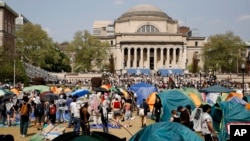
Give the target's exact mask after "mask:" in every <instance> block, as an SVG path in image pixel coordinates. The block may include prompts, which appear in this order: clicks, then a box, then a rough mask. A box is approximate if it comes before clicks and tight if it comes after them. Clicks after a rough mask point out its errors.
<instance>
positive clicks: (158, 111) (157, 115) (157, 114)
mask: <svg viewBox="0 0 250 141" xmlns="http://www.w3.org/2000/svg"><path fill="white" fill-rule="evenodd" d="M161 108H162V105H161V101H160V98H156V101H155V104H154V108H153V112H152V113H153V114H154V115H155V122H159V121H160V116H161Z"/></svg>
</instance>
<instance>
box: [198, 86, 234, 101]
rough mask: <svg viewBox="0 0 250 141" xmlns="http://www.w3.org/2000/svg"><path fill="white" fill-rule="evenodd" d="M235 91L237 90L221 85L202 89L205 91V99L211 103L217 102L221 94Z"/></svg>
mask: <svg viewBox="0 0 250 141" xmlns="http://www.w3.org/2000/svg"><path fill="white" fill-rule="evenodd" d="M233 91H235V90H233V89H229V88H227V87H223V86H220V85H214V86H210V87H207V88H203V89H201V90H200V92H203V101H204V102H207V103H209V104H211V105H213V104H215V103H216V101H217V99H218V97H219V96H221V94H222V93H227V94H228V93H230V92H233Z"/></svg>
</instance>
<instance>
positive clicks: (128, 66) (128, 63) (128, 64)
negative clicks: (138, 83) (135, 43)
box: [127, 48, 131, 68]
mask: <svg viewBox="0 0 250 141" xmlns="http://www.w3.org/2000/svg"><path fill="white" fill-rule="evenodd" d="M130 50H131V49H130V48H128V61H127V68H130V67H131V64H130V62H131V61H130Z"/></svg>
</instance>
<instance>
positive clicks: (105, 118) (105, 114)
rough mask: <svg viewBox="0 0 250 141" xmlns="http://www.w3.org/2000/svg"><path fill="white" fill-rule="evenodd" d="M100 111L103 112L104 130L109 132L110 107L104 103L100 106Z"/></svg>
mask: <svg viewBox="0 0 250 141" xmlns="http://www.w3.org/2000/svg"><path fill="white" fill-rule="evenodd" d="M99 111H100V113H101V121H102V127H103V132H104V133H108V132H109V130H108V121H109V118H108V113H109V112H110V107H108V106H107V105H106V104H104V103H102V104H100V106H99Z"/></svg>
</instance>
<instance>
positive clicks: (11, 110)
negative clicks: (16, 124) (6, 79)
mask: <svg viewBox="0 0 250 141" xmlns="http://www.w3.org/2000/svg"><path fill="white" fill-rule="evenodd" d="M5 107H6V115H7V124H8V126H9V127H10V126H11V125H12V124H13V119H12V122H11V117H12V116H13V115H14V113H15V109H14V103H13V101H12V98H10V99H8V100H5Z"/></svg>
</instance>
